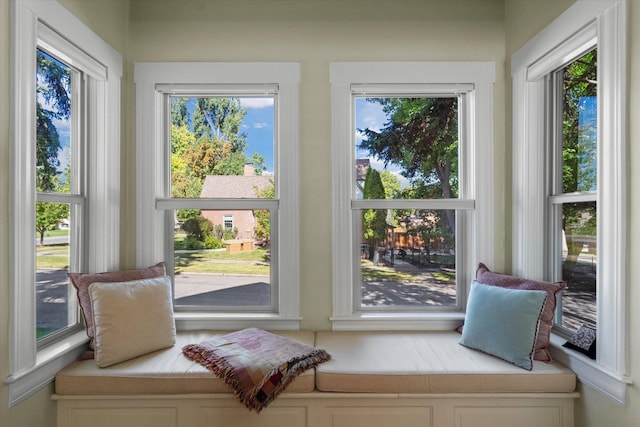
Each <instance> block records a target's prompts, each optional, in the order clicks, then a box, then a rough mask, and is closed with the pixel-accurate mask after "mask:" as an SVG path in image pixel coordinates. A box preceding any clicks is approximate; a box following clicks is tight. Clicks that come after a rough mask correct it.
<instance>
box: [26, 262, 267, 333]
mask: <svg viewBox="0 0 640 427" xmlns="http://www.w3.org/2000/svg"><path fill="white" fill-rule="evenodd" d="M36 281H37V284H36V295H37V299H38V300H37V318H36V325H37V327H38V328H55V329H59V328H62V327H64V326H66V325H67V324H68V322H67V316H68V313H67V308H68V304H67V301H68V292H69V291H68V290H69V288H68V286H72V285H70V284H69V282H68V278H67V271H66V270H53V269H50V270H44V269H43V270H40V271H38V273H37V274H36ZM71 298H75V290H73V292H72V293H71ZM270 298H271V291H270V285H269V276H238V275H218V274H199V273H198V274H196V273H182V274H178V275H176V285H175V302H176V305H182V306H189V305H213V306H224V307H229V306H243V307H247V306H265V305H269V304H270Z"/></svg>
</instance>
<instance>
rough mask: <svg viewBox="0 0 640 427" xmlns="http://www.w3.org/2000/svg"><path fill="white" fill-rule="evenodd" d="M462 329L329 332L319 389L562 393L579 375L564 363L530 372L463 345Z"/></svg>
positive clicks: (323, 337)
mask: <svg viewBox="0 0 640 427" xmlns="http://www.w3.org/2000/svg"><path fill="white" fill-rule="evenodd" d="M459 340H460V335H459V334H457V333H456V332H453V331H451V332H435V331H429V332H423V331H369V332H364V331H323V332H317V333H316V347H318V348H322V349H325V350H326V351H327V352H328V353H329V354H331V360H330V361H328V362H326V363H323V364H321V365H319V366H318V367H317V368H316V386H317V388H318V390H321V391H330V392H362V393H503V392H504V393H556V392H557V393H562V392H572V391H574V390H575V386H576V377H575V374H574V373H573V372H571V370H570V369H569V368H567V367H565V366H562V365H560V364H559V363H549V364H547V363H543V362H538V361H534V362H533V363H534V368H533V370H532V371H526V370H524V369H521V368H519V367H517V366H515V365H512V364H510V363H507V362H505V361H503V360H500V359H498V358H496V357H493V356H489V355H487V354H485V353H482V352H480V351H476V350H473V349H470V348H467V347H464V346H461V345H459V344H458V341H459Z"/></svg>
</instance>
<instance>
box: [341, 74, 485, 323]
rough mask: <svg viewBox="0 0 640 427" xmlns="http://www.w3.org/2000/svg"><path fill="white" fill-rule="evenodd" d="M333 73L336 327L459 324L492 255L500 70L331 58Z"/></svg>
mask: <svg viewBox="0 0 640 427" xmlns="http://www.w3.org/2000/svg"><path fill="white" fill-rule="evenodd" d="M452 76H455V77H452ZM331 79H332V98H333V99H332V105H333V108H332V126H333V129H334V132H333V135H334V138H333V171H334V172H333V176H334V186H333V191H334V203H333V209H334V210H333V218H334V234H333V239H334V245H333V250H334V272H333V273H334V316H333V319H332V320H333V328H334V329H407V328H408V329H413V328H418V329H425V328H426V329H447V328H454V327H455V325H456V322H458V321H459V319H461V318H462V317H463V311H464V307H465V304H466V296H467V292H468V291H467V287H468V283H469V282H470V280H471V278H472V277H474V272H475V268H476V267H477V263H478V262H479V261H480V260H481V259H480V258H479V257H480V256H481V257H482V259H484V260H485V261H484V262H489V263H491V260H492V259H493V239H494V237H493V223H492V217H491V215H490V212H491V209H492V208H493V201H492V195H491V193H492V191H491V188H492V183H491V182H492V180H491V173H490V171H491V167H490V165H491V162H492V155H491V151H492V149H491V147H492V142H491V139H492V131H491V123H492V120H491V114H492V110H493V107H492V91H493V81H494V80H493V79H494V65H493V64H492V63H334V64H332V68H331ZM364 82H368V83H364ZM471 171H475V172H474V173H472V172H471ZM461 248H462V249H461ZM425 321H426V322H425Z"/></svg>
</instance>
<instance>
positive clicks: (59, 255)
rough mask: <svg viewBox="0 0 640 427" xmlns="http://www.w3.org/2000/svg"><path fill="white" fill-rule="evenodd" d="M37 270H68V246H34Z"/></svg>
mask: <svg viewBox="0 0 640 427" xmlns="http://www.w3.org/2000/svg"><path fill="white" fill-rule="evenodd" d="M36 255H37V256H36V266H37V268H57V269H62V268H69V245H50V246H47V245H45V246H36Z"/></svg>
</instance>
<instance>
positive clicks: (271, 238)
mask: <svg viewBox="0 0 640 427" xmlns="http://www.w3.org/2000/svg"><path fill="white" fill-rule="evenodd" d="M186 70H188V71H189V72H188V73H187V72H185V71H186ZM297 79H298V66H297V64H287V63H277V64H247V63H225V64H218V63H199V64H180V63H173V64H158V63H140V64H136V83H137V85H138V92H137V96H138V105H139V106H140V105H141V106H142V107H141V108H139V109H138V113H137V114H138V131H139V132H138V143H139V144H138V187H137V188H138V194H140V195H142V197H139V198H138V209H137V210H138V219H139V222H138V224H139V226H138V227H137V229H138V262H139V263H140V265H147V264H149V265H150V264H153V263H156V262H158V261H165V262H166V264H167V269H168V271H169V273H170V274H171V275H172V276H173V293H174V305H175V311H176V319H177V324H178V327H179V328H191V327H209V328H216V327H220V328H237V327H242V326H243V325H245V326H261V327H270V328H297V327H298V322H299V318H298V315H299V301H298V300H299V298H298V295H299V289H298V283H299V280H298V261H297V260H298V253H297V248H298V242H297V238H298V233H297V224H298V219H297V218H298V213H297V191H298V190H297V188H298V187H297V181H298V179H297V124H296V121H297V84H298V80H297Z"/></svg>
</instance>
